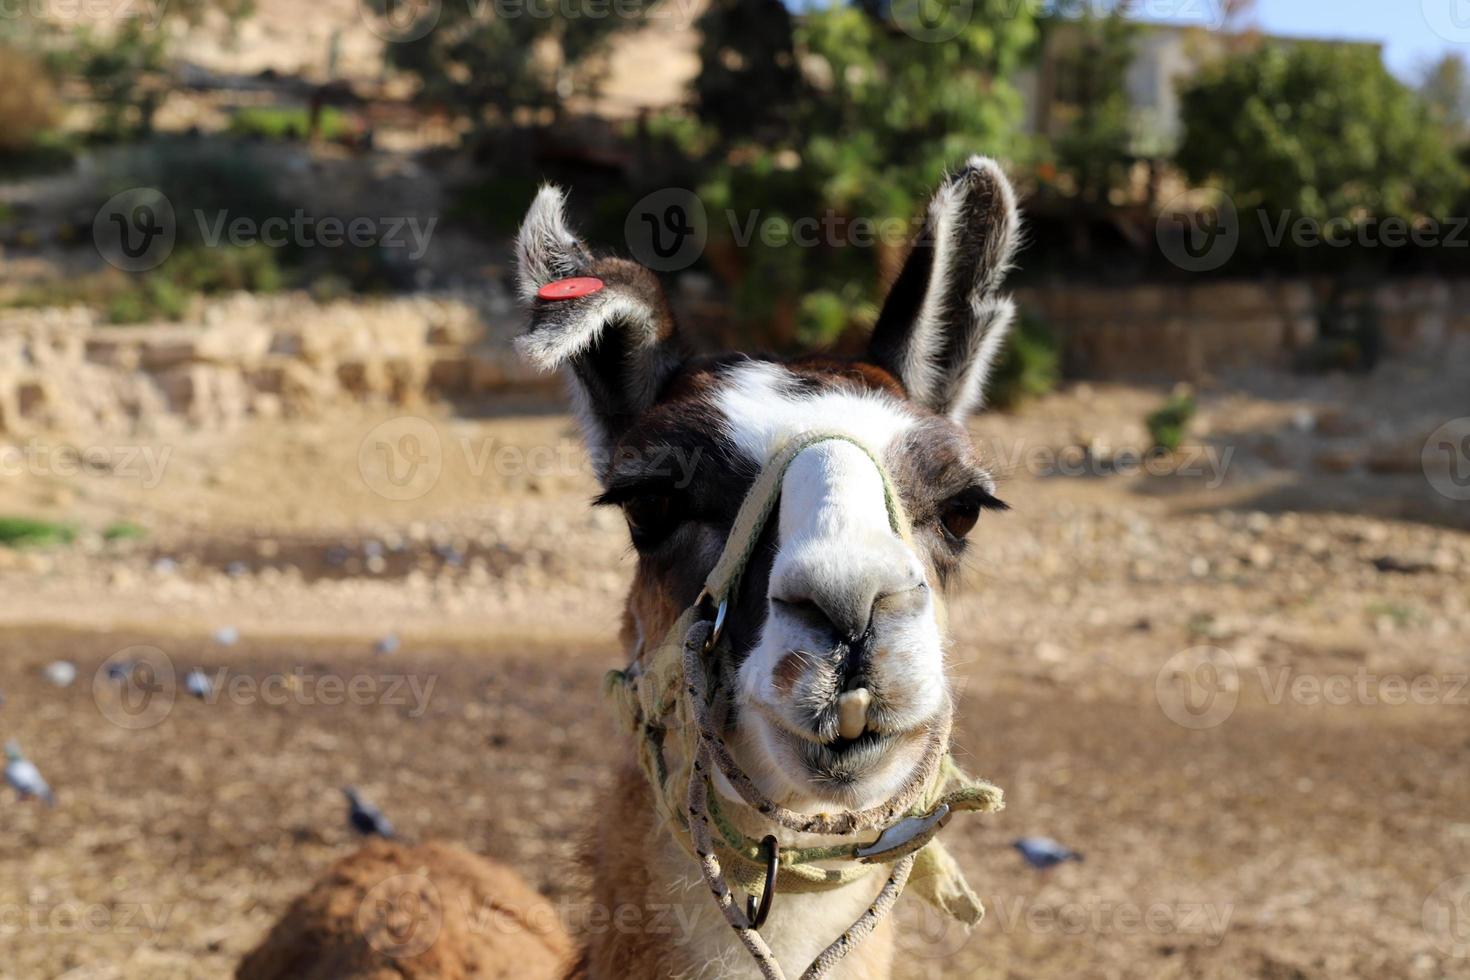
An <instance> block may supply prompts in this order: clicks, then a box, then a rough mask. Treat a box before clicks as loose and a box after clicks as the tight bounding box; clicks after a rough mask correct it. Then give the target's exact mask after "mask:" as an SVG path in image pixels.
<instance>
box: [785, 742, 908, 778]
mask: <svg viewBox="0 0 1470 980" xmlns="http://www.w3.org/2000/svg"><path fill="white" fill-rule="evenodd" d="M898 741H899V738H898V737H897V736H893V735H883V734H881V733H879V732H875V731H872V730H871V729H870V730H868V731H865V732H863V733H862V734H861V735H859V736H858V737H857V738H837V739H834V740H832V741H830V742H825V743H823V742H805V741H804V742H801V743H800V744H799V745H797V746H796V752H797V755H798V756H799V757H800V759H801V762H802V765H803V766H805V767H806V770H807V773H808V775H809V776H810V777H811V778H812V779H813V781H815V782H817V783H822V784H827V785H830V786H833V787H835V788H840V789H850V788H851V787H852V786H854V785H855V784H856V783H858V782H860V781H861V780H863V779H864V778H866V777H868V776H870V775H872V774H873V773H875V772H876V771H877V770H878V769H879V768H880V767H882V766H883V765H884V764H885V763H887V762H888V760H889V758H890V756H891V752H890V750H891V749H892V748H893V747H894V745H895V744H896V743H897V742H898Z"/></svg>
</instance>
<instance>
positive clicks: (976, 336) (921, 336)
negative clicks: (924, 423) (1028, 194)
mask: <svg viewBox="0 0 1470 980" xmlns="http://www.w3.org/2000/svg"><path fill="white" fill-rule="evenodd" d="M1019 224H1020V217H1019V214H1018V213H1017V210H1016V196H1015V192H1014V191H1013V190H1012V189H1011V184H1010V181H1008V180H1007V179H1006V176H1005V174H1004V173H1003V172H1002V171H1001V169H1000V167H999V165H997V164H996V163H995V161H994V160H991V159H989V158H987V157H979V156H976V157H971V158H970V159H969V160H968V161H967V162H966V163H965V166H964V168H963V169H961V170H960V171H959V172H958V173H956V174H954V175H952V176H950V177H948V178H947V179H946V180H945V181H944V183H943V184H941V185H940V187H939V189H938V190H937V191H936V192H935V193H934V197H933V198H932V199H931V200H930V201H929V210H928V212H927V214H925V216H924V225H923V229H922V230H921V231H920V233H919V237H918V238H917V239H915V241H914V243H913V246H912V248H911V250H910V252H909V256H908V258H907V259H906V260H905V261H904V265H903V268H902V269H901V270H900V271H899V274H898V278H897V279H895V280H894V282H893V287H892V288H891V289H890V290H889V291H888V299H887V300H886V301H885V302H884V304H883V312H882V313H880V314H879V315H878V323H877V325H876V326H875V327H874V328H873V338H872V341H871V342H870V344H869V347H868V357H869V359H870V360H871V361H873V363H875V364H877V365H879V366H880V367H883V368H886V369H887V370H888V371H890V372H891V373H892V374H893V375H894V376H896V377H897V378H898V379H899V380H900V381H901V382H902V383H903V386H904V389H905V390H906V391H907V392H908V395H909V397H910V398H912V399H913V400H914V401H916V402H919V403H920V404H922V405H925V406H927V407H929V408H931V409H933V410H934V411H936V412H939V413H941V414H943V415H948V416H949V417H951V418H953V419H955V420H962V419H963V418H964V417H965V416H966V415H967V414H968V413H970V412H971V411H973V410H974V409H976V408H978V407H979V406H980V403H981V401H982V399H983V395H984V386H985V377H986V375H987V374H988V373H989V371H990V367H991V365H992V363H993V362H994V361H995V357H996V355H997V354H998V353H999V352H1000V348H1001V344H1002V343H1003V342H1004V340H1005V335H1006V332H1007V331H1008V330H1009V329H1010V325H1011V320H1012V318H1013V317H1014V316H1015V305H1014V304H1013V303H1012V302H1011V299H1010V297H1009V296H1002V295H1000V294H999V289H1000V286H1001V282H1002V281H1003V280H1004V278H1005V274H1006V272H1007V271H1008V270H1009V268H1010V262H1011V256H1012V255H1013V254H1014V252H1015V250H1016V239H1017V229H1018V226H1019Z"/></svg>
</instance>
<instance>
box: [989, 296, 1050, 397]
mask: <svg viewBox="0 0 1470 980" xmlns="http://www.w3.org/2000/svg"><path fill="white" fill-rule="evenodd" d="M1060 379H1061V351H1060V350H1059V349H1058V346H1057V341H1056V337H1055V336H1053V335H1052V332H1051V329H1050V328H1049V327H1048V326H1047V325H1046V321H1044V320H1042V319H1041V318H1040V317H1037V316H1035V315H1033V314H1029V313H1022V314H1021V316H1020V318H1019V319H1018V320H1017V322H1016V325H1015V327H1014V328H1012V330H1011V335H1010V337H1008V338H1007V339H1006V347H1005V352H1004V353H1003V354H1002V355H1001V359H1000V363H999V364H997V365H996V367H995V371H994V373H993V374H992V376H991V379H990V384H989V386H988V387H987V389H986V402H987V404H989V405H991V406H992V407H995V408H1013V407H1015V406H1016V405H1018V404H1019V403H1021V402H1022V401H1024V400H1025V399H1027V398H1039V397H1041V396H1042V395H1045V394H1048V393H1049V392H1051V391H1053V390H1054V389H1055V388H1056V386H1057V382H1058V381H1059V380H1060Z"/></svg>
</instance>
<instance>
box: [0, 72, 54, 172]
mask: <svg viewBox="0 0 1470 980" xmlns="http://www.w3.org/2000/svg"><path fill="white" fill-rule="evenodd" d="M59 116H60V111H59V105H58V102H57V97H56V89H55V87H54V86H53V85H52V84H51V80H50V78H49V77H47V74H46V71H45V69H44V66H43V65H42V64H41V62H40V61H38V60H37V59H35V58H33V57H31V56H30V55H28V54H26V53H25V52H23V51H20V50H18V49H16V48H12V47H10V46H8V45H0V155H8V154H20V153H25V152H28V151H30V150H32V149H34V148H35V147H36V145H37V142H38V140H39V138H40V137H41V135H42V134H43V133H45V132H46V131H47V130H49V129H50V128H51V127H52V126H54V125H55V124H56V121H57V119H58V117H59Z"/></svg>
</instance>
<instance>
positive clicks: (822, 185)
mask: <svg viewBox="0 0 1470 980" xmlns="http://www.w3.org/2000/svg"><path fill="white" fill-rule="evenodd" d="M916 2H917V3H918V4H919V7H915V3H916ZM927 3H928V0H893V2H892V4H889V3H887V2H883V0H858V2H854V3H833V4H832V5H830V6H826V7H820V8H817V9H812V10H809V11H808V12H806V13H805V14H804V15H803V16H801V17H799V18H798V19H797V20H796V22H795V24H794V25H793V31H792V49H793V50H794V51H795V53H796V55H797V63H798V64H799V65H801V66H802V69H803V78H802V82H801V84H802V86H803V89H802V98H801V99H800V100H799V102H797V103H796V104H795V105H794V106H793V107H792V113H791V125H790V126H789V128H787V129H786V130H785V131H784V133H782V134H781V135H779V136H775V137H772V136H770V134H765V138H752V137H750V136H748V135H747V134H749V133H750V130H749V128H745V127H741V126H740V125H739V121H738V120H729V121H728V124H727V120H724V119H722V118H720V117H718V116H713V117H707V119H706V121H707V122H709V123H711V124H712V128H714V129H716V130H717V131H719V132H721V133H724V134H726V135H727V140H726V143H725V145H724V146H722V147H721V150H722V152H721V154H720V160H719V162H718V163H717V164H716V166H715V168H714V175H713V176H712V177H711V178H710V179H709V180H708V181H707V183H706V184H705V185H704V186H703V188H702V189H701V196H702V197H703V198H704V200H705V202H706V205H707V206H708V207H709V209H710V210H711V213H719V214H724V213H726V211H728V212H730V213H732V214H734V215H736V216H737V217H739V218H741V219H742V220H743V221H750V222H752V223H753V224H752V225H751V226H752V227H753V226H754V224H758V225H759V227H760V228H762V229H768V230H769V229H774V230H775V234H774V235H771V236H762V235H759V234H757V235H755V236H754V237H752V238H751V239H749V240H748V241H737V240H735V239H736V236H735V235H734V234H733V232H734V231H735V229H731V228H728V227H724V226H723V225H722V223H721V222H713V223H712V230H711V234H712V236H719V237H716V238H714V239H713V240H712V245H711V252H712V253H713V255H714V264H715V265H716V266H717V268H718V270H719V271H721V273H722V274H723V275H724V277H725V278H726V279H727V280H728V281H730V282H731V283H732V285H733V286H734V288H735V290H736V306H737V310H738V311H739V312H740V314H741V315H742V317H743V319H745V320H746V322H747V323H748V324H752V325H754V324H760V325H762V327H763V328H764V335H763V336H762V337H761V338H760V339H761V340H763V341H765V342H767V343H770V344H774V345H776V346H783V345H786V344H791V343H793V342H795V341H796V340H798V339H800V340H801V341H802V342H804V343H809V342H813V341H815V342H825V341H831V340H834V339H836V338H837V337H838V336H840V335H841V334H842V333H843V332H844V331H845V330H846V329H847V328H848V327H849V326H852V325H854V324H862V323H863V322H864V321H868V320H871V318H872V317H873V316H874V315H875V313H876V300H877V296H878V293H879V291H880V289H879V284H880V283H881V281H882V280H883V278H884V277H885V276H886V274H888V273H889V272H891V271H892V268H893V266H894V264H895V263H894V262H893V261H892V260H893V259H895V258H896V257H897V256H898V255H899V254H901V252H902V249H903V247H904V244H905V240H906V237H907V231H908V229H909V225H908V221H909V219H911V218H912V217H913V214H914V209H915V207H916V203H917V202H919V201H922V200H923V199H924V195H926V194H927V193H928V190H929V189H930V188H931V187H932V186H933V182H934V180H935V178H936V177H937V176H938V175H939V174H940V173H942V172H943V171H944V170H945V169H946V168H948V167H952V166H954V165H955V164H956V163H958V162H960V161H962V160H964V159H965V158H966V157H967V156H969V155H970V154H973V153H985V154H989V155H991V156H996V157H1002V158H1009V159H1015V158H1017V157H1020V156H1023V155H1025V153H1026V151H1027V149H1028V147H1029V143H1028V140H1027V138H1026V137H1025V136H1024V135H1023V133H1022V114H1023V106H1022V102H1021V96H1020V94H1019V92H1018V91H1017V90H1016V89H1015V88H1014V87H1013V86H1012V85H1011V84H1010V82H1009V79H1011V78H1013V77H1014V76H1015V73H1016V72H1017V70H1018V69H1019V68H1020V67H1021V66H1022V65H1023V63H1024V61H1025V59H1026V58H1027V57H1028V56H1029V54H1030V53H1031V52H1032V50H1033V48H1034V42H1035V39H1036V33H1035V21H1034V19H1033V18H1032V17H1031V16H1030V14H1029V13H1028V10H1029V7H1028V6H1027V5H1025V4H1016V3H1015V2H1014V0H976V2H975V3H974V4H973V6H972V7H971V8H968V9H967V8H966V7H965V5H958V4H957V5H952V6H951V5H948V4H942V3H941V4H938V5H937V6H934V8H933V9H930V8H929V7H928V6H925V4H927ZM946 11H947V14H946ZM946 16H947V17H957V18H958V19H955V20H946V19H944V18H945V17H946ZM936 18H938V19H936ZM710 53H711V52H708V51H707V52H706V57H708V56H709V55H710ZM729 134H734V136H733V138H731V137H730V135H729ZM802 219H806V221H807V222H808V225H809V227H810V222H812V221H813V220H816V221H818V222H821V223H822V231H821V232H820V233H819V234H818V235H817V239H818V241H817V243H816V244H814V245H813V244H810V243H808V244H797V243H795V242H789V241H786V240H785V235H784V230H785V229H788V228H793V227H794V224H793V223H794V222H797V221H800V220H802Z"/></svg>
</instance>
